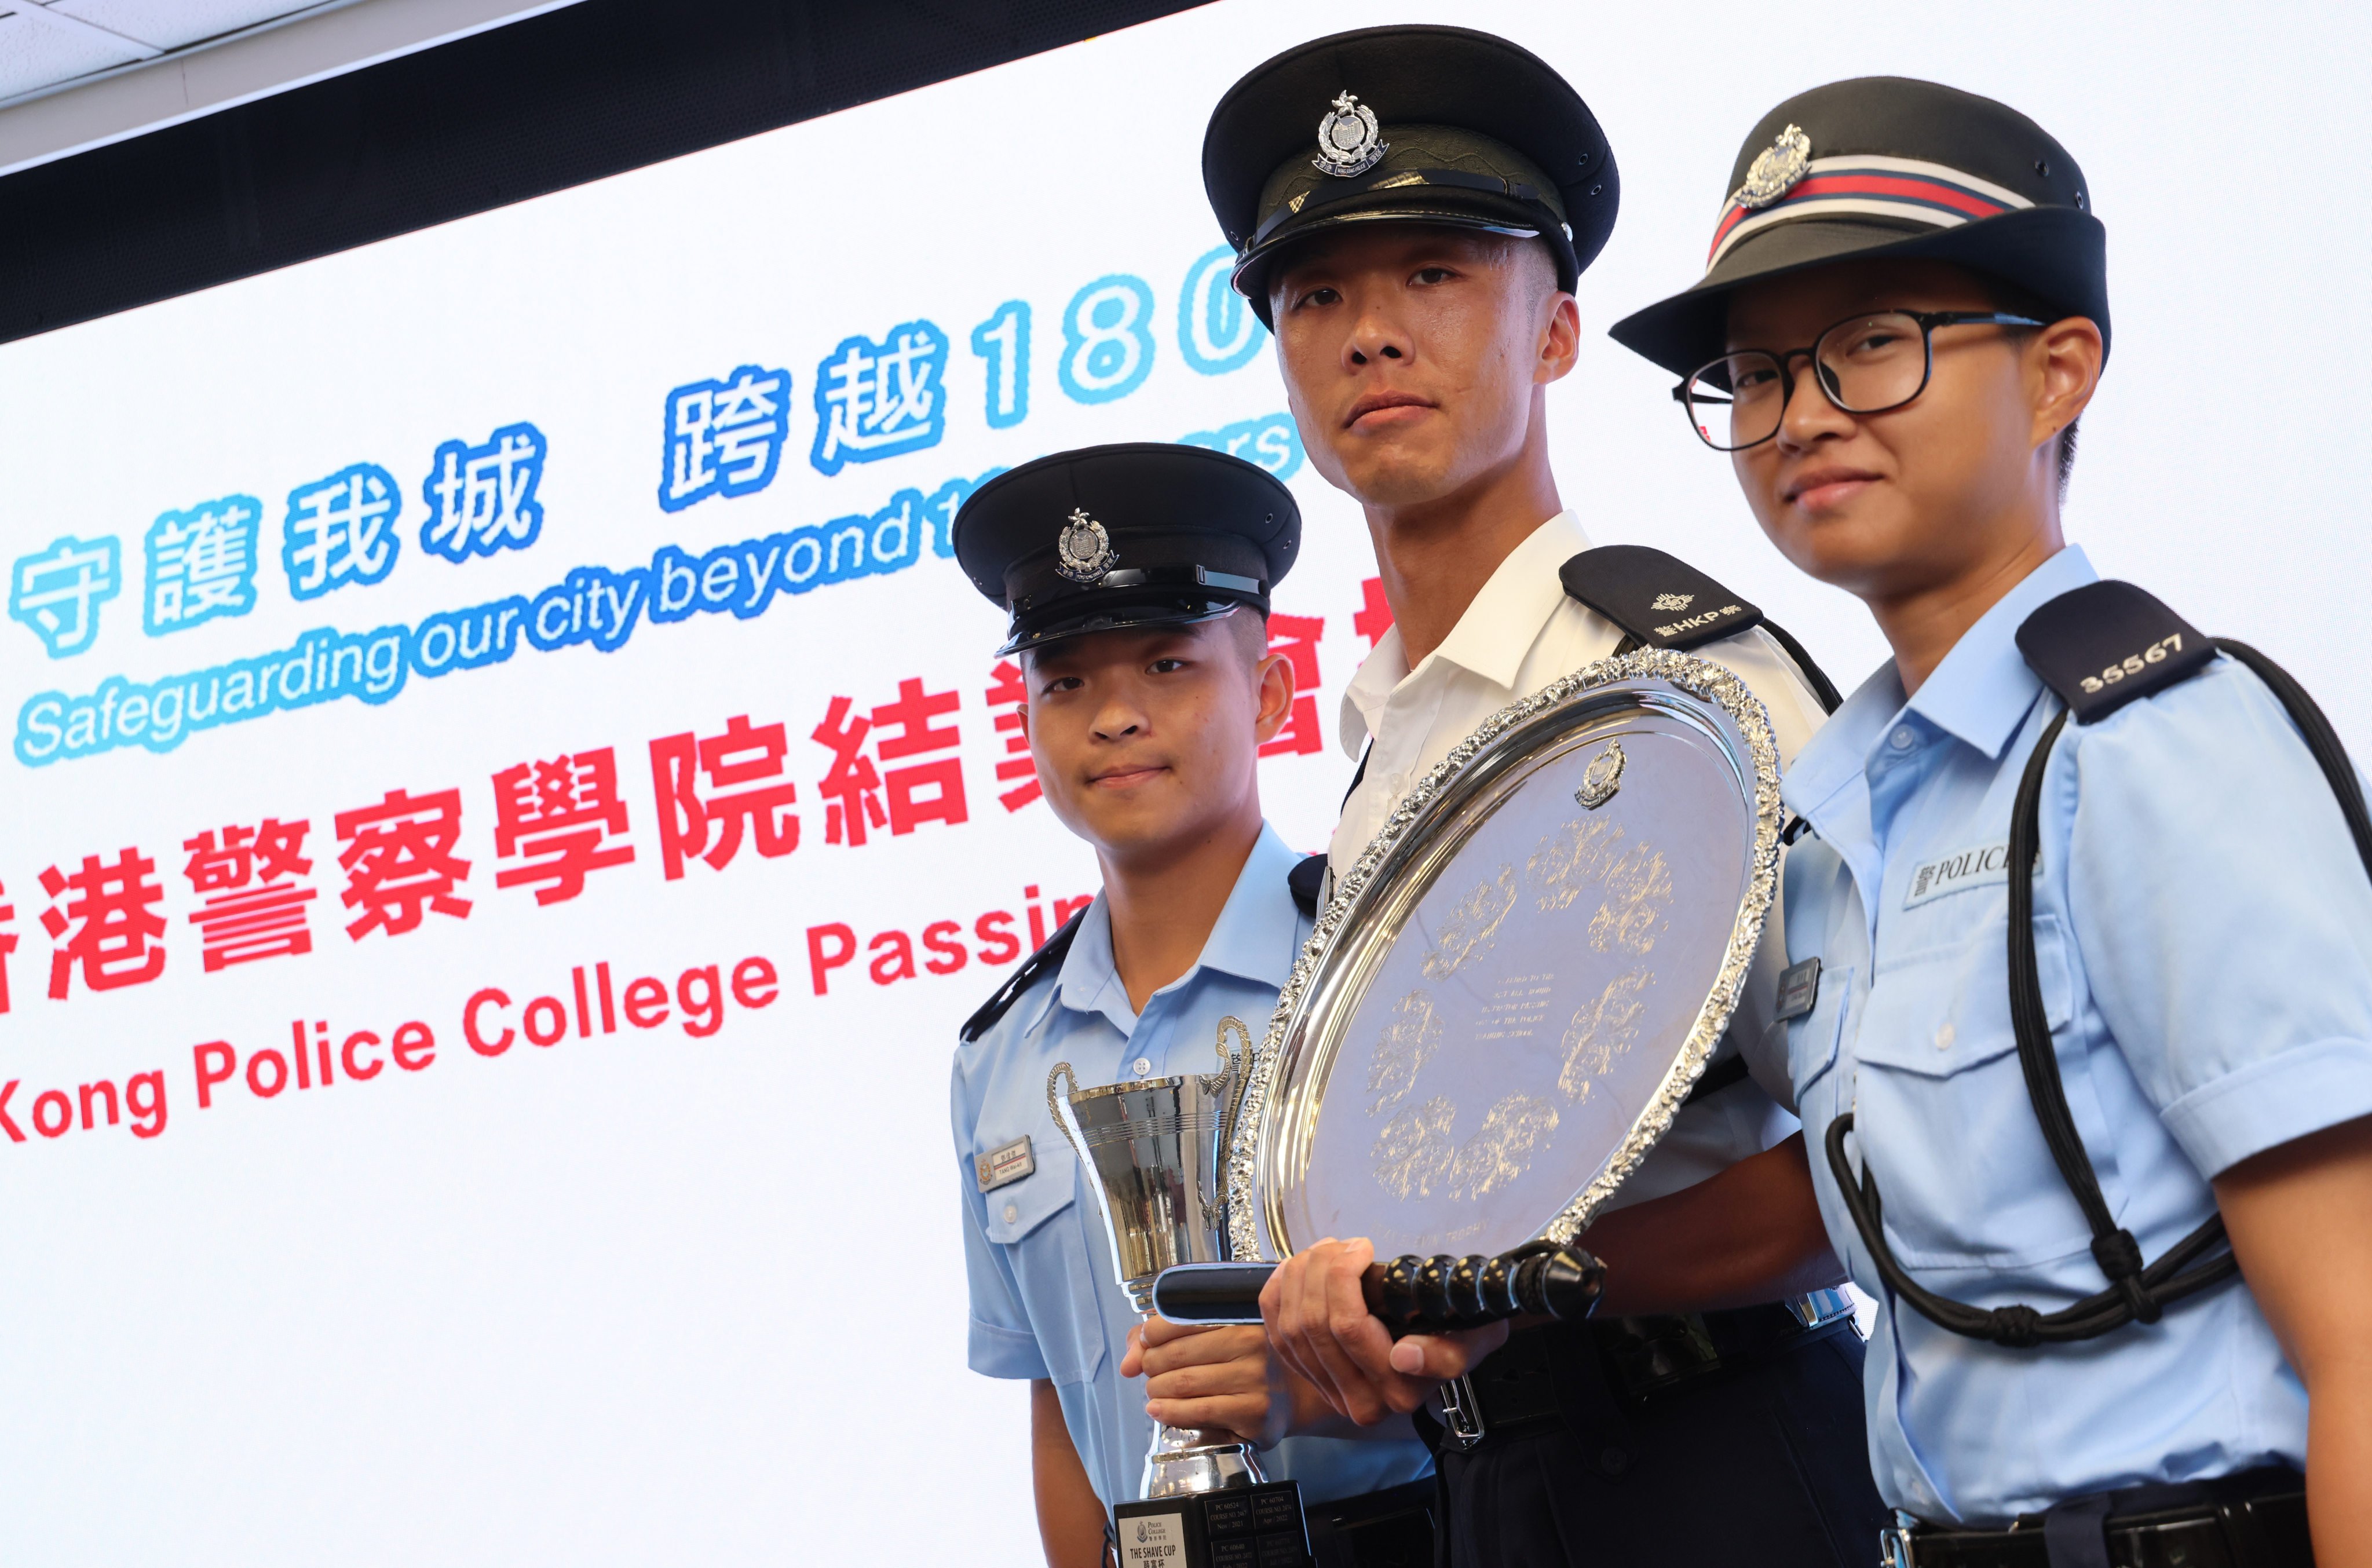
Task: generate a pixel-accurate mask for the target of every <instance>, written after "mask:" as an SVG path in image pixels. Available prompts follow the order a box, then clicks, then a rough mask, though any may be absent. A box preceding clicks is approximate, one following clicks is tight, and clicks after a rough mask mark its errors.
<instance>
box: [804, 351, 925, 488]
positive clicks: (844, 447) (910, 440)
mask: <svg viewBox="0 0 2372 1568" xmlns="http://www.w3.org/2000/svg"><path fill="white" fill-rule="evenodd" d="M947 367H948V337H947V334H946V333H945V332H942V331H939V329H938V328H937V327H936V326H935V325H934V324H932V323H931V322H929V321H908V322H905V323H904V324H902V325H901V326H896V327H892V328H891V329H890V334H889V336H888V337H886V338H884V339H883V340H882V341H881V342H879V343H875V342H873V341H872V340H871V339H869V338H861V337H860V338H843V339H842V340H841V343H840V346H839V347H838V348H835V349H833V350H832V351H831V355H830V356H829V357H828V358H826V359H825V360H824V362H823V363H822V364H821V365H820V366H817V367H816V384H815V410H816V436H815V449H814V451H813V452H812V453H811V454H810V455H809V457H808V461H810V462H812V463H813V464H814V465H815V466H816V468H817V470H819V471H820V472H823V473H827V474H834V473H838V472H839V471H840V470H841V467H842V465H843V464H845V463H852V462H856V463H872V462H878V461H880V460H881V459H883V458H894V457H896V456H898V455H899V454H900V453H901V452H914V451H920V450H921V449H922V448H924V447H936V446H937V445H938V444H939V437H940V436H942V435H943V434H945V433H946V430H947V422H948V413H947V400H946V399H945V398H943V397H941V396H940V381H941V378H942V377H943V376H944V375H945V374H946V372H947Z"/></svg>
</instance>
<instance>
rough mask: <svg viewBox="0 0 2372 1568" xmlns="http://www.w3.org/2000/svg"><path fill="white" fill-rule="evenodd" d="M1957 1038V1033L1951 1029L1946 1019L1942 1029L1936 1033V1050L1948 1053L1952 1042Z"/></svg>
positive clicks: (1956, 1030)
mask: <svg viewBox="0 0 2372 1568" xmlns="http://www.w3.org/2000/svg"><path fill="white" fill-rule="evenodd" d="M1959 1038H1960V1036H1959V1030H1958V1029H1955V1028H1953V1027H1952V1023H1951V1020H1950V1019H1946V1020H1945V1021H1944V1027H1943V1028H1940V1029H1937V1030H1936V1050H1938V1051H1949V1050H1951V1049H1952V1042H1953V1041H1954V1040H1958V1039H1959Z"/></svg>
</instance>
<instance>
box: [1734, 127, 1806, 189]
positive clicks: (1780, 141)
mask: <svg viewBox="0 0 2372 1568" xmlns="http://www.w3.org/2000/svg"><path fill="white" fill-rule="evenodd" d="M1811 169H1812V138H1811V137H1809V136H1807V135H1806V134H1804V132H1803V128H1802V127H1801V126H1796V125H1790V126H1788V127H1787V128H1786V129H1785V130H1784V131H1782V132H1780V133H1779V135H1778V138H1777V139H1776V140H1774V141H1773V143H1772V144H1771V145H1769V146H1767V147H1765V148H1763V149H1762V151H1761V152H1759V153H1757V154H1755V155H1754V161H1753V162H1752V163H1750V164H1749V165H1748V166H1747V168H1746V183H1745V184H1743V185H1740V186H1739V187H1738V193H1737V194H1736V195H1734V196H1732V197H1731V198H1730V200H1731V201H1733V202H1736V203H1738V205H1739V206H1741V207H1767V206H1769V205H1770V204H1771V203H1773V202H1775V201H1777V200H1779V198H1780V197H1782V196H1785V194H1786V193H1787V192H1790V191H1793V190H1794V189H1795V188H1796V181H1797V180H1801V179H1803V178H1804V176H1805V175H1807V174H1808V173H1810V172H1811Z"/></svg>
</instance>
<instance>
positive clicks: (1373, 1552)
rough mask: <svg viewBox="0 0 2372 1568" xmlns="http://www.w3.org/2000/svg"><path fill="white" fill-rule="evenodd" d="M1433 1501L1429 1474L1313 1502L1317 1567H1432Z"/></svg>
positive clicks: (1313, 1546)
mask: <svg viewBox="0 0 2372 1568" xmlns="http://www.w3.org/2000/svg"><path fill="white" fill-rule="evenodd" d="M1434 1497H1435V1485H1434V1481H1433V1479H1432V1478H1431V1477H1430V1476H1428V1477H1427V1478H1425V1479H1424V1480H1423V1481H1409V1482H1407V1483H1406V1484H1405V1485H1401V1486H1388V1487H1386V1488H1384V1489H1383V1490H1382V1491H1381V1492H1369V1493H1362V1494H1361V1495H1359V1496H1357V1497H1338V1498H1336V1499H1335V1500H1334V1501H1333V1502H1331V1503H1312V1504H1308V1505H1307V1506H1306V1507H1305V1508H1304V1509H1303V1510H1302V1512H1303V1514H1304V1516H1306V1517H1307V1518H1308V1522H1309V1551H1310V1555H1311V1556H1312V1558H1314V1559H1315V1560H1316V1562H1317V1564H1318V1568H1433V1513H1434Z"/></svg>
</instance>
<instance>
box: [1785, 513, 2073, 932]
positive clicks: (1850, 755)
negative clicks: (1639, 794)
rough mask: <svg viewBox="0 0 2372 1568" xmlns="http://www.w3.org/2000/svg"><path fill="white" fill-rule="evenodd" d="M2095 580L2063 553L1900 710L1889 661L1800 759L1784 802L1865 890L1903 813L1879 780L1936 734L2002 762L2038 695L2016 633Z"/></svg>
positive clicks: (2007, 599)
mask: <svg viewBox="0 0 2372 1568" xmlns="http://www.w3.org/2000/svg"><path fill="white" fill-rule="evenodd" d="M2097 580H2099V573H2098V572H2096V571H2094V570H2093V569H2092V563H2091V561H2090V560H2089V559H2088V558H2087V556H2086V555H2085V553H2084V552H2083V551H2082V550H2081V549H2080V548H2078V547H2076V546H2075V545H2072V544H2071V545H2068V546H2066V547H2065V548H2064V549H2063V550H2061V551H2060V552H2058V553H2057V554H2055V555H2053V556H2052V557H2051V558H2050V559H2049V560H2047V561H2045V562H2043V563H2042V564H2041V565H2040V566H2037V567H2036V568H2035V569H2034V570H2033V571H2031V572H2029V573H2028V574H2027V575H2026V577H2025V578H2024V579H2023V580H2022V581H2020V582H2019V583H2018V584H2017V587H2013V588H2011V589H2010V591H2009V592H2008V593H2006V594H2004V595H2003V596H2002V598H2001V600H2000V602H1998V603H1996V604H1995V605H1994V607H1993V608H1992V609H1990V610H1986V611H1985V612H1984V614H1983V615H1982V616H1980V617H1978V619H1977V622H1976V624H1975V625H1973V626H1971V627H1970V628H1969V629H1968V631H1966V632H1964V633H1961V635H1960V640H1959V642H1957V643H1955V644H1953V645H1952V651H1951V652H1950V653H1948V654H1946V655H1945V656H1944V660H1943V662H1942V663H1941V664H1938V665H1937V666H1936V668H1935V672H1934V673H1933V674H1931V675H1929V676H1928V678H1927V679H1926V680H1925V682H1924V683H1923V684H1922V685H1921V686H1920V688H1919V690H1918V691H1917V693H1916V694H1914V695H1913V696H1912V697H1911V698H1909V699H1908V700H1905V698H1904V697H1903V695H1902V682H1901V679H1900V678H1899V677H1898V676H1897V674H1896V673H1895V668H1894V664H1893V661H1892V660H1889V661H1888V662H1886V663H1885V664H1882V665H1880V666H1878V669H1877V670H1876V672H1875V673H1873V674H1872V675H1871V676H1870V678H1869V679H1867V680H1865V681H1863V682H1862V683H1861V686H1860V687H1859V688H1858V689H1857V690H1856V691H1855V692H1854V694H1853V695H1852V696H1850V697H1848V698H1846V699H1845V701H1844V705H1843V706H1842V707H1840V708H1839V709H1837V711H1836V712H1835V713H1834V714H1831V715H1830V717H1829V722H1828V723H1827V724H1826V725H1824V726H1821V728H1820V731H1819V733H1818V734H1816V735H1814V736H1813V737H1812V738H1811V739H1810V740H1809V741H1808V742H1807V743H1806V745H1805V747H1804V749H1802V750H1801V751H1799V752H1797V753H1796V760H1795V761H1794V762H1793V763H1792V764H1791V765H1790V766H1789V767H1788V769H1787V776H1786V778H1785V781H1783V783H1782V784H1781V785H1780V791H1779V794H1780V798H1781V800H1782V801H1783V802H1785V805H1786V807H1787V808H1788V809H1789V810H1791V811H1793V812H1795V813H1796V814H1797V815H1799V816H1801V817H1802V818H1803V819H1805V820H1806V821H1808V822H1809V823H1811V825H1812V828H1813V830H1814V831H1816V832H1818V833H1819V834H1820V837H1821V838H1822V839H1824V840H1826V841H1828V842H1829V843H1830V844H1831V846H1832V847H1833V848H1835V849H1836V850H1837V852H1838V853H1839V854H1843V856H1844V857H1845V860H1846V862H1847V864H1849V865H1851V866H1852V867H1853V871H1854V876H1855V880H1856V881H1858V882H1860V883H1861V884H1862V886H1863V888H1864V889H1875V888H1876V887H1877V886H1878V880H1879V877H1878V872H1879V865H1878V862H1879V861H1880V859H1881V858H1882V852H1881V847H1880V846H1881V845H1882V844H1883V842H1884V841H1885V837H1886V830H1887V825H1888V821H1889V820H1890V819H1891V818H1892V816H1893V807H1897V806H1899V805H1900V804H1901V799H1900V796H1901V793H1902V792H1901V791H1899V790H1893V789H1889V788H1886V787H1885V786H1884V784H1882V782H1881V781H1882V777H1883V775H1885V774H1887V773H1889V772H1891V771H1892V770H1893V769H1894V768H1895V767H1896V765H1897V763H1898V762H1899V761H1901V758H1902V757H1904V756H1906V755H1908V754H1911V753H1913V752H1916V751H1917V750H1918V749H1920V746H1921V743H1922V742H1923V741H1924V740H1928V739H1932V738H1935V737H1936V736H1937V735H1939V734H1940V735H1948V736H1950V737H1952V738H1954V739H1957V740H1959V741H1961V742H1963V743H1964V744H1966V745H1968V746H1969V747H1971V749H1975V750H1976V751H1979V752H1981V753H1982V754H1983V755H1984V756H1985V757H1986V758H1988V759H1990V760H1991V761H1996V762H1998V761H2000V760H2001V757H2002V753H2003V751H2004V750H2005V749H2007V747H2008V746H2009V743H2010V742H2011V740H2012V739H2014V738H2016V737H2017V730H2018V726H2019V725H2020V724H2021V723H2022V722H2024V720H2025V718H2026V715H2027V714H2028V713H2029V711H2031V710H2032V708H2033V706H2034V700H2035V698H2036V697H2037V696H2038V695H2039V694H2041V691H2042V682H2041V679H2038V678H2037V677H2036V675H2035V673H2034V671H2033V670H2032V669H2030V668H2028V667H2027V663H2026V656H2025V655H2023V654H2021V653H2019V652H2018V648H2017V629H2018V627H2019V625H2020V624H2022V623H2023V622H2024V621H2025V620H2026V618H2027V617H2028V616H2029V615H2031V614H2033V613H2034V612H2035V610H2038V609H2040V608H2041V606H2042V605H2044V604H2045V603H2047V602H2049V601H2050V600H2052V599H2054V598H2058V597H2059V596H2060V595H2061V594H2064V593H2066V592H2068V591H2069V590H2070V589H2073V588H2078V587H2083V586H2084V585H2085V584H2087V583H2090V582H2095V581H2097ZM1871 907H1872V908H1875V907H1876V904H1875V902H1874V901H1873V903H1872V906H1871Z"/></svg>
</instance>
